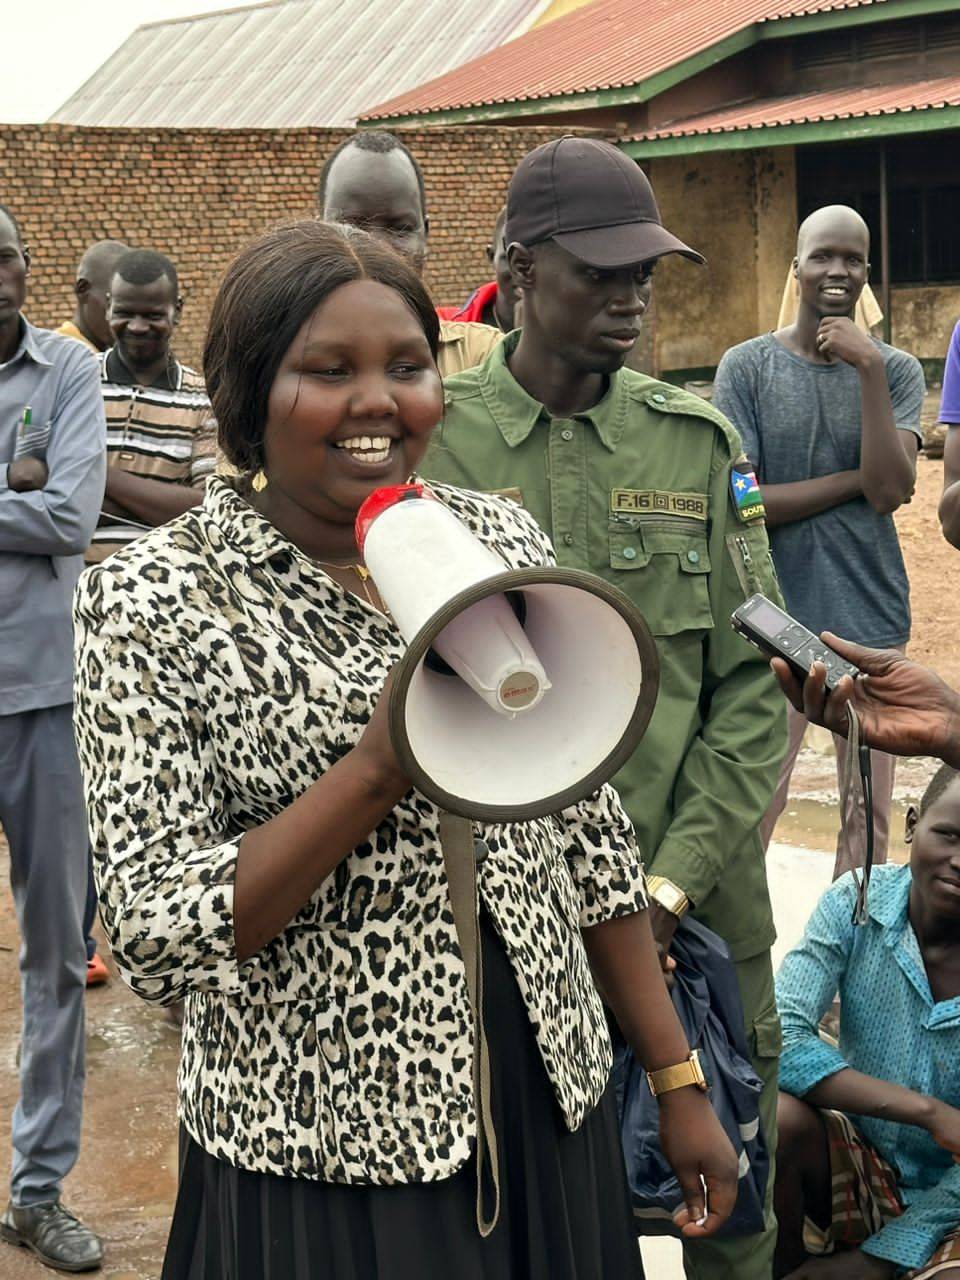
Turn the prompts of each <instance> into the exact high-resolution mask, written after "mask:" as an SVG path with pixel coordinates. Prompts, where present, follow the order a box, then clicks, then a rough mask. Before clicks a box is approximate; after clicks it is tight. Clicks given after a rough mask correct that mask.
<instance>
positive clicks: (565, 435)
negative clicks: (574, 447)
mask: <svg viewBox="0 0 960 1280" xmlns="http://www.w3.org/2000/svg"><path fill="white" fill-rule="evenodd" d="M560 439H561V440H572V439H573V432H572V431H571V430H570V428H569V427H564V429H563V430H562V431H561V432H560Z"/></svg>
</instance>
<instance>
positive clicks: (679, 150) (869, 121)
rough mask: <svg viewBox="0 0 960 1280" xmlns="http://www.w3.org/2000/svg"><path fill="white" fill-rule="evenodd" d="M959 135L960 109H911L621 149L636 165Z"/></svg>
mask: <svg viewBox="0 0 960 1280" xmlns="http://www.w3.org/2000/svg"><path fill="white" fill-rule="evenodd" d="M943 129H960V107H913V108H911V109H910V110H907V111H888V112H884V113H882V114H878V115H872V116H847V117H845V118H843V119H834V120H808V121H803V122H799V123H797V124H779V125H756V126H754V127H751V128H747V129H727V130H718V131H716V132H714V133H694V134H681V135H679V136H677V137H672V138H644V139H632V140H628V141H624V142H621V143H620V147H621V149H622V150H623V151H625V152H626V154H627V155H628V156H632V157H633V159H635V160H653V159H657V158H659V157H665V156H689V155H702V154H703V152H705V151H753V150H756V149H759V148H760V147H785V146H801V145H803V144H805V143H812V142H855V141H857V140H862V139H865V138H893V137H902V136H903V135H905V134H911V133H914V134H915V133H936V132H939V131H941V130H943Z"/></svg>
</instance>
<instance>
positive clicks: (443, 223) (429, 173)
mask: <svg viewBox="0 0 960 1280" xmlns="http://www.w3.org/2000/svg"><path fill="white" fill-rule="evenodd" d="M559 132H562V130H559V129H553V128H540V129H527V128H523V129H514V128H464V129H432V130H411V131H404V133H403V137H404V140H405V141H406V142H407V144H408V145H409V147H410V148H411V150H412V151H413V152H414V154H415V155H416V156H417V158H418V159H419V160H420V162H421V164H422V165H423V168H424V173H425V177H426V184H427V195H428V199H429V205H430V227H431V230H430V265H429V271H428V283H429V285H430V288H431V290H432V292H433V295H434V298H435V299H436V301H437V302H438V303H455V302H459V301H461V300H462V299H463V298H465V297H466V295H467V294H468V293H469V292H470V290H471V289H472V288H473V287H474V286H475V285H476V284H479V283H480V282H481V281H483V280H487V279H489V268H488V265H487V261H486V257H485V255H484V247H485V245H486V244H487V242H488V240H489V238H490V232H491V230H492V228H493V222H494V219H495V217H496V213H497V210H498V208H499V207H500V204H501V203H502V202H503V199H504V196H505V193H506V188H507V183H508V181H509V178H510V174H511V173H512V172H513V169H514V166H515V165H516V163H517V161H518V160H519V159H520V157H521V156H523V155H524V154H525V153H526V152H527V151H529V150H530V149H531V148H532V147H535V146H538V145H539V144H540V143H541V142H545V141H547V140H548V139H549V138H551V137H556V136H557V134H558V133H559ZM344 136H345V134H344V132H343V131H341V130H336V129H238V130H215V129H147V130H140V129H89V128H80V127H75V126H69V125H54V124H48V125H0V203H3V204H7V205H9V206H10V207H11V208H12V209H13V210H14V212H15V213H16V214H17V216H18V217H19V219H20V221H21V222H22V224H23V229H24V235H25V238H26V240H27V242H28V244H29V246H30V249H31V252H32V254H33V275H32V278H31V281H30V293H29V298H28V304H27V308H26V310H27V314H28V316H29V317H30V319H31V320H32V321H33V323H35V324H40V325H50V326H53V325H56V324H59V323H60V322H61V321H62V320H65V319H67V318H69V316H71V315H72V313H73V304H72V294H71V284H72V281H73V275H74V270H75V268H76V264H77V262H78V260H79V258H80V255H81V254H82V252H83V250H84V249H85V248H86V247H87V246H88V245H89V244H91V243H92V242H93V241H95V240H100V239H103V238H106V237H110V238H115V239H118V240H125V241H126V242H127V243H129V244H130V245H132V246H136V247H140V248H153V249H159V250H161V251H162V252H164V253H167V254H169V256H170V257H171V258H172V259H173V260H174V262H176V264H177V268H178V270H179V272H180V278H181V283H182V289H183V294H184V298H185V300H186V305H185V309H184V316H183V321H182V323H181V327H180V332H179V335H178V340H177V350H178V351H179V353H180V354H181V356H182V357H183V359H184V360H186V361H187V362H188V363H190V364H194V365H197V364H198V362H199V359H200V350H201V347H202V343H203V334H204V330H205V326H206V321H207V315H208V313H209V309H210V304H211V302H212V300H213V296H214V293H215V292H216V288H217V283H218V281H219V279H220V277H221V275H222V274H223V271H224V268H225V267H226V265H227V263H228V262H229V261H230V259H231V257H232V256H233V254H234V253H235V252H236V251H237V249H238V248H239V247H240V246H241V245H243V244H244V243H246V242H247V241H248V240H250V239H252V238H253V237H254V236H256V235H257V234H259V233H260V232H261V231H263V230H264V229H265V228H267V227H269V226H271V225H272V224H273V223H275V222H279V221H283V220H285V219H288V218H295V217H309V216H311V215H312V214H313V212H314V209H315V200H316V187H317V177H318V174H319V171H320V165H321V163H322V161H323V159H324V157H325V156H326V155H327V153H328V152H329V151H331V150H332V149H333V148H334V147H335V146H336V145H337V144H338V143H339V142H340V141H341V140H342V138H343V137H344Z"/></svg>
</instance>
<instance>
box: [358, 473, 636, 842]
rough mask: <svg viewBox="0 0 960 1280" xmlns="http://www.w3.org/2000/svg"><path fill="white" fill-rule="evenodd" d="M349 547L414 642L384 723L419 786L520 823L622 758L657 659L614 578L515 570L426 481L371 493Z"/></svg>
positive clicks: (573, 798) (608, 772)
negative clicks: (354, 546) (354, 541)
mask: <svg viewBox="0 0 960 1280" xmlns="http://www.w3.org/2000/svg"><path fill="white" fill-rule="evenodd" d="M357 545H358V546H359V548H360V552H361V554H362V556H363V558H364V561H365V562H366V566H367V568H368V570H369V571H370V574H371V576H372V578H373V580H374V582H375V583H376V585H377V590H378V591H379V593H380V596H381V598H382V600H383V602H384V604H385V605H386V607H387V608H388V609H389V610H390V613H391V615H392V617H393V620H394V622H395V623H396V625H397V627H398V629H399V631H400V632H401V634H402V635H403V637H404V639H405V640H406V641H407V644H408V648H407V652H406V653H405V655H404V657H403V658H402V659H401V661H400V663H399V666H398V668H397V672H396V676H395V678H394V683H393V689H392V692H391V696H390V707H389V713H390V716H389V718H390V734H391V737H392V739H393V745H394V749H395V750H396V752H397V756H398V757H399V759H400V762H401V764H402V765H403V767H404V769H405V770H406V772H407V773H408V774H409V776H410V777H411V779H412V780H413V782H414V785H415V786H416V787H417V789H418V790H420V791H422V792H423V794H424V795H425V796H427V797H428V798H429V799H431V800H433V801H434V802H435V803H436V804H437V805H439V806H440V807H441V808H443V809H446V810H448V811H449V812H450V813H455V814H458V815H460V816H461V817H465V818H476V819H480V820H483V821H487V822H508V821H525V820H527V819H530V818H539V817H543V816H544V815H546V814H550V813H557V812H559V810H561V809H565V808H567V807H568V806H569V805H572V804H576V803H577V802H578V801H579V800H582V799H584V798H585V797H586V796H588V795H591V794H592V793H593V792H594V791H596V790H597V788H598V787H599V786H601V784H602V783H604V782H606V781H607V780H608V779H609V778H610V777H612V775H613V774H614V773H616V771H617V770H618V769H619V768H620V767H621V765H623V764H624V763H625V762H626V760H627V759H628V758H629V757H630V755H631V754H632V753H633V751H634V750H635V748H636V746H637V744H638V743H639V741H640V739H641V738H642V737H643V734H644V732H645V730H646V727H647V725H648V723H649V721H650V717H651V715H652V714H653V708H654V705H655V703H656V700H657V690H658V687H659V679H660V663H659V659H658V657H657V650H656V646H655V644H654V642H653V637H652V636H651V635H650V631H649V629H648V628H647V625H646V623H645V622H644V620H643V618H642V617H641V616H640V614H639V613H638V612H637V610H636V609H635V608H634V606H633V605H632V604H631V603H630V601H629V600H628V599H627V597H626V596H625V595H623V593H622V592H620V591H618V590H617V589H616V588H615V587H612V586H610V584H609V583H607V582H605V581H604V580H603V579H602V578H599V577H597V576H596V575H594V574H590V573H583V572H582V571H580V570H578V569H558V568H545V567H543V568H529V569H508V568H507V567H506V566H505V565H504V563H503V561H502V560H501V559H500V558H499V557H498V556H497V555H495V554H494V553H493V552H492V551H490V550H489V549H488V548H487V547H485V546H484V545H483V543H481V542H480V541H479V540H478V539H477V538H476V537H474V535H473V534H472V533H471V532H470V530H469V529H468V528H467V526H466V525H465V524H463V523H462V522H461V521H460V520H458V519H457V517H456V516H455V515H454V514H453V512H452V511H450V510H449V509H448V508H447V507H446V506H444V504H443V503H442V502H441V501H439V500H438V499H437V498H436V497H435V496H434V495H433V494H432V493H431V491H430V490H429V489H428V488H427V487H426V486H425V485H423V484H407V485H398V486H395V487H392V488H387V489H378V490H377V491H376V492H375V493H373V494H371V496H370V497H369V498H368V499H367V500H366V502H365V503H364V504H363V506H362V507H361V508H360V511H359V513H358V515H357Z"/></svg>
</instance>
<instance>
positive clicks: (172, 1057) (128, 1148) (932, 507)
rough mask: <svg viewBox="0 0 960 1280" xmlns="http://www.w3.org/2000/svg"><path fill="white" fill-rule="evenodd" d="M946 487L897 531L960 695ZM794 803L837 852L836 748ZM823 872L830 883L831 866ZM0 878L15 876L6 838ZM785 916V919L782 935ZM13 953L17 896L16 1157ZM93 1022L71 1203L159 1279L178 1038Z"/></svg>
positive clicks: (790, 831) (111, 1271)
mask: <svg viewBox="0 0 960 1280" xmlns="http://www.w3.org/2000/svg"><path fill="white" fill-rule="evenodd" d="M940 480H941V464H940V463H939V462H929V461H926V460H923V459H922V460H921V462H920V465H919V476H918V484H917V492H916V496H915V498H914V500H913V502H912V503H911V504H910V505H909V506H907V507H905V508H903V510H902V511H901V512H899V513H898V517H897V524H898V527H899V530H900V536H901V539H902V541H903V546H904V552H905V555H906V559H907V567H908V571H909V574H910V579H911V584H912V597H913V612H914V641H913V643H912V646H911V653H912V655H913V656H915V657H916V658H917V659H918V660H920V661H922V662H925V663H928V664H929V665H931V666H934V667H936V668H937V670H939V671H940V672H941V673H942V674H943V675H944V677H945V678H946V679H948V680H949V681H950V682H951V683H953V684H957V685H960V645H958V643H957V637H958V636H960V592H958V591H957V590H956V581H957V568H958V567H960V559H956V557H958V556H960V552H955V551H953V550H952V548H950V547H949V546H947V544H946V543H945V542H944V541H943V538H942V536H941V534H940V528H939V525H938V524H937V519H936V507H937V500H938V498H939V493H940ZM929 773H930V766H929V765H927V764H925V763H919V762H918V763H917V764H915V765H913V764H911V765H907V766H905V767H904V768H903V769H902V770H901V772H900V775H899V791H900V793H901V795H902V796H903V797H906V796H912V795H915V794H917V793H919V791H920V790H921V789H922V787H923V785H924V784H925V781H926V778H927V777H928V776H929ZM794 794H795V797H796V801H797V803H796V804H795V805H794V804H793V802H791V810H790V813H788V814H787V815H785V819H784V824H783V825H784V830H783V831H780V830H778V833H777V834H778V838H780V839H784V840H787V841H788V842H791V843H793V844H800V845H808V846H810V847H812V848H814V849H816V848H819V849H824V850H826V849H829V848H831V847H832V830H833V827H834V826H835V817H834V813H835V810H834V809H833V803H835V798H834V796H835V779H834V762H833V759H832V757H831V754H830V748H829V745H828V742H827V743H825V742H823V741H822V740H817V741H812V742H811V743H810V745H809V746H808V747H807V748H805V750H804V753H803V756H802V759H801V765H800V768H799V771H798V773H797V775H796V787H795V789H794ZM798 813H799V814H800V817H799V818H798V816H797V815H798ZM811 813H813V814H814V815H815V817H816V821H815V822H814V821H813V820H812V819H811V818H810V814H811ZM804 815H805V816H804ZM791 824H793V825H792V826H791ZM811 833H813V834H811ZM810 856H811V855H809V854H802V853H799V852H795V851H791V850H789V849H783V848H780V849H779V850H778V851H777V852H776V854H775V857H776V858H779V859H780V860H781V862H783V861H784V859H786V860H787V861H786V862H785V863H784V865H785V866H786V867H787V873H788V874H789V875H791V876H793V875H796V876H797V877H798V883H799V884H800V885H801V886H802V885H805V884H806V883H807V881H808V880H809V878H810V874H811V873H810V871H809V870H808V869H806V868H807V866H808V864H809V862H810ZM813 856H814V857H815V855H813ZM804 859H806V862H805V861H804ZM791 860H792V861H791ZM820 861H821V860H819V859H818V860H817V862H818V866H819V862H820ZM824 867H826V868H827V873H828V868H829V864H828V863H826V862H825V861H824ZM791 868H795V869H791ZM821 870H822V868H821ZM771 871H772V874H773V873H774V871H776V876H777V881H778V884H779V882H780V879H781V877H782V876H783V875H784V874H785V872H784V870H783V868H779V867H778V868H773V867H772V868H771ZM0 876H2V877H3V879H4V880H5V881H6V880H7V879H8V878H9V877H8V867H7V855H6V847H5V845H4V844H3V842H2V839H0ZM785 883H786V882H785ZM788 887H789V886H788ZM781 893H782V891H781ZM775 900H776V899H775ZM786 900H789V898H787V899H786ZM783 910H785V908H782V909H781V911H780V912H779V913H778V921H779V923H780V925H781V929H782V928H783V924H784V921H783V919H781V918H780V917H781V916H782V913H783ZM16 949H17V931H16V922H15V920H14V916H13V909H12V903H11V900H10V896H9V894H0V1135H2V1142H0V1150H2V1149H5V1150H7V1151H9V1125H10V1115H11V1112H12V1109H13V1105H14V1103H15V1101H16V1096H17V1065H16V1064H17V1051H18V1040H19V1023H20V1000H19V982H18V975H17V965H16ZM87 1016H88V1071H87V1092H86V1112H85V1119H84V1135H83V1150H82V1154H81V1157H80V1162H79V1164H78V1166H77V1168H76V1170H75V1172H74V1173H73V1175H72V1177H71V1178H70V1180H69V1182H68V1185H67V1188H66V1193H65V1200H66V1202H67V1203H68V1204H69V1205H70V1206H71V1207H73V1208H74V1209H75V1210H76V1211H77V1212H79V1213H80V1214H81V1215H82V1216H83V1217H84V1218H85V1220H86V1221H88V1222H89V1223H90V1225H91V1226H93V1227H94V1228H95V1229H96V1230H98V1231H99V1232H100V1233H101V1234H102V1235H103V1236H104V1237H105V1239H106V1241H107V1248H108V1254H107V1262H106V1265H105V1268H104V1270H103V1272H101V1273H100V1274H102V1275H103V1276H105V1277H108V1278H109V1280H157V1278H158V1276H159V1274H160V1264H161V1259H162V1256H163V1248H164V1242H165V1240H166V1232H167V1227H168V1222H169V1214H170V1209H171V1206H172V1203H173V1196H174V1189H175V1185H176V1133H177V1129H176V1106H175V1098H174V1086H175V1077H176V1067H177V1058H178V1034H177V1032H176V1031H175V1030H174V1028H173V1027H172V1025H171V1024H170V1023H169V1022H168V1021H167V1020H166V1018H165V1017H164V1016H163V1013H162V1011H161V1010H159V1009H155V1008H152V1007H150V1006H147V1005H145V1004H142V1003H141V1002H140V1001H138V1000H135V999H134V998H133V997H132V996H131V995H130V994H129V993H128V992H127V990H126V989H125V988H124V986H123V985H122V983H121V982H120V981H119V980H118V979H116V978H114V980H113V982H111V983H110V985H109V986H107V987H104V988H100V989H98V990H96V991H92V992H90V993H88V996H87ZM653 1265H654V1266H656V1267H657V1273H658V1274H659V1275H663V1274H665V1273H666V1272H669V1273H670V1274H673V1270H674V1268H673V1267H672V1266H671V1267H668V1268H667V1269H666V1272H665V1271H664V1269H663V1268H661V1267H660V1266H659V1264H658V1263H653ZM50 1274H51V1273H50V1272H49V1271H47V1269H46V1268H44V1267H42V1266H41V1265H40V1264H39V1263H37V1262H36V1261H35V1260H34V1259H33V1258H32V1257H31V1256H30V1255H28V1254H26V1253H25V1252H23V1251H21V1250H14V1249H12V1248H10V1247H9V1246H8V1245H5V1244H2V1243H0V1280H36V1278H37V1277H40V1276H45V1275H47V1276H48V1275H50ZM650 1274H651V1275H653V1271H651V1272H650Z"/></svg>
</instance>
